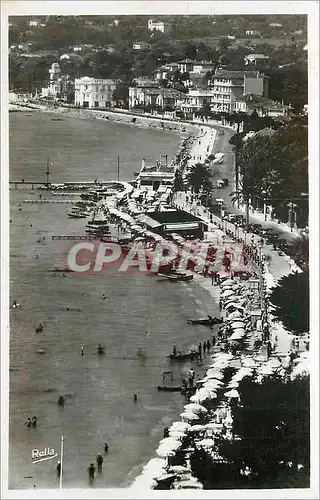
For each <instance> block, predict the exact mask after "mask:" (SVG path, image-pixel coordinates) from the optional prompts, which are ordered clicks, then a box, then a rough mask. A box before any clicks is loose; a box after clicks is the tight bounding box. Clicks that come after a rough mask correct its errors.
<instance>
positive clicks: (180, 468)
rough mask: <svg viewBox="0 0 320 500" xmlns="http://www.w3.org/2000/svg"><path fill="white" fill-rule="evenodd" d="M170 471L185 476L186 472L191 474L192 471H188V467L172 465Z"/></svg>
mask: <svg viewBox="0 0 320 500" xmlns="http://www.w3.org/2000/svg"><path fill="white" fill-rule="evenodd" d="M169 471H170V472H175V473H176V474H183V473H185V472H187V473H191V470H190V469H188V467H184V466H183V465H171V467H170V468H169Z"/></svg>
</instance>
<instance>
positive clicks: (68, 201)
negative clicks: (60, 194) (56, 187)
mask: <svg viewBox="0 0 320 500" xmlns="http://www.w3.org/2000/svg"><path fill="white" fill-rule="evenodd" d="M22 203H62V204H69V205H70V204H72V203H74V200H23V202H22Z"/></svg>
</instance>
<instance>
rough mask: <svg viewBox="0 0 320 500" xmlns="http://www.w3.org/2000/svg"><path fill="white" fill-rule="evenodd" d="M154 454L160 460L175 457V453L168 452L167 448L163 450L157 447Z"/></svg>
mask: <svg viewBox="0 0 320 500" xmlns="http://www.w3.org/2000/svg"><path fill="white" fill-rule="evenodd" d="M156 453H157V455H158V456H159V457H161V458H167V457H174V456H175V451H174V450H169V449H167V448H163V447H162V446H159V448H158V449H157V450H156Z"/></svg>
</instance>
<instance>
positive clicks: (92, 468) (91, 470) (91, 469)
mask: <svg viewBox="0 0 320 500" xmlns="http://www.w3.org/2000/svg"><path fill="white" fill-rule="evenodd" d="M95 472H96V468H95V466H94V465H93V464H92V463H91V464H90V465H89V467H88V474H89V480H90V481H93V480H94V473H95Z"/></svg>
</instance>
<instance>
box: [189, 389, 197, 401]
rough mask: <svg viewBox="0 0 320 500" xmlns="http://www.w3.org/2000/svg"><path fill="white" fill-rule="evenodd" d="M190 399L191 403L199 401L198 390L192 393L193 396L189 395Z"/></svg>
mask: <svg viewBox="0 0 320 500" xmlns="http://www.w3.org/2000/svg"><path fill="white" fill-rule="evenodd" d="M190 401H191V402H192V403H199V397H198V391H196V392H195V394H193V396H191V397H190Z"/></svg>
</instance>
